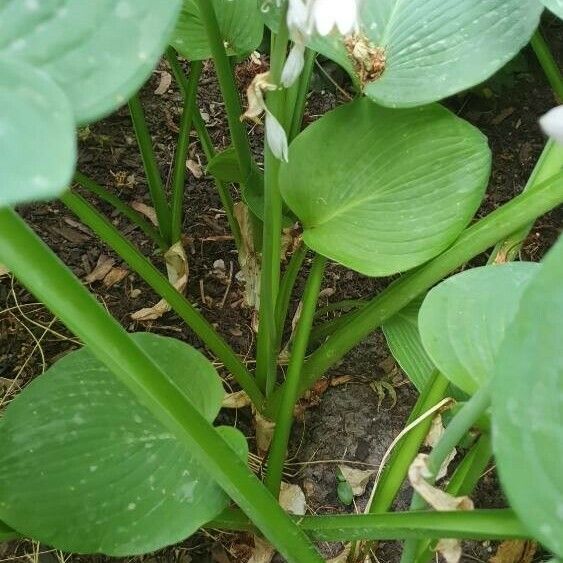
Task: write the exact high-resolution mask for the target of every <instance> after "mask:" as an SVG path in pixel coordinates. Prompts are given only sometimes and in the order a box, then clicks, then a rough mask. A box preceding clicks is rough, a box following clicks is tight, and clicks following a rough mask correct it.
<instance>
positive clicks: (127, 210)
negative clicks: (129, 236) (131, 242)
mask: <svg viewBox="0 0 563 563" xmlns="http://www.w3.org/2000/svg"><path fill="white" fill-rule="evenodd" d="M74 181H75V182H76V183H77V184H80V185H81V186H82V187H83V188H85V189H86V190H88V191H89V192H92V193H93V194H95V195H97V196H98V197H99V198H100V199H102V200H104V201H105V202H106V203H109V204H110V205H111V206H112V207H113V208H114V209H116V210H117V211H119V213H121V214H122V215H124V216H125V217H127V219H129V220H130V221H131V222H132V223H134V224H135V225H137V226H138V227H139V228H140V229H141V230H142V231H143V233H145V235H147V236H148V237H149V238H150V239H151V240H152V241H153V242H154V243H156V244H157V245H158V246H159V247H160V249H161V250H162V251H166V250H168V248H169V245H168V244H167V242H166V241H165V240H164V239H163V238H162V236H161V235H160V233H159V232H158V230H157V229H155V228H154V227H153V226H152V225H151V224H150V223H149V222H148V221H147V220H146V219H145V218H144V217H143V216H142V215H141V214H140V213H138V212H137V211H135V210H134V209H133V208H132V207H129V206H128V205H127V204H125V203H123V202H122V201H121V200H120V199H119V198H118V197H117V196H116V195H114V194H112V193H111V192H110V191H109V190H106V188H104V187H102V186H100V185H99V184H98V183H96V182H94V180H92V179H91V178H89V177H88V176H86V175H85V174H82V173H81V172H76V173H75V174H74Z"/></svg>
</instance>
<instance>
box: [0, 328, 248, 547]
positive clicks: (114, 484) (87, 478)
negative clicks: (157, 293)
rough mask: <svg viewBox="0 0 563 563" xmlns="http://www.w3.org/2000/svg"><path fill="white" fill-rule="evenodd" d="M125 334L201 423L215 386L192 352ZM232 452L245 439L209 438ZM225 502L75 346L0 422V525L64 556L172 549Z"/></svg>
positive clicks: (227, 432) (216, 400)
mask: <svg viewBox="0 0 563 563" xmlns="http://www.w3.org/2000/svg"><path fill="white" fill-rule="evenodd" d="M132 337H133V338H134V339H135V340H136V341H137V343H138V344H140V345H141V346H142V347H143V349H144V350H145V352H147V353H148V354H149V355H150V356H151V357H152V359H153V360H154V361H155V362H156V363H157V364H159V366H160V367H161V368H163V371H164V372H165V373H166V374H167V375H168V376H169V377H170V379H171V380H172V381H173V382H174V383H175V384H176V385H177V386H178V388H179V390H181V391H182V392H184V393H185V394H186V395H187V396H188V397H189V398H190V400H191V401H192V402H193V403H194V405H195V406H196V407H197V408H198V409H199V410H200V412H201V413H202V414H203V415H204V416H205V418H206V419H207V420H209V421H212V420H213V419H214V418H215V416H216V415H217V413H218V411H219V409H220V405H221V401H222V398H223V396H224V392H223V388H222V385H221V382H220V380H219V377H218V375H217V373H216V372H215V369H214V368H213V366H212V365H211V363H210V362H209V361H207V360H206V359H205V358H204V357H203V356H202V355H201V354H200V353H199V352H198V351H196V350H195V349H193V348H191V347H190V346H188V345H186V344H184V343H182V342H180V341H178V340H174V339H171V338H164V337H161V336H156V335H153V334H143V333H140V334H135V335H132ZM220 431H221V433H222V434H223V436H224V438H225V439H227V441H228V442H229V443H230V444H231V445H232V447H233V448H234V449H235V450H236V451H237V452H238V453H239V454H240V455H245V448H246V445H245V439H244V437H243V436H242V435H241V434H240V433H239V432H238V431H236V430H234V429H230V428H227V429H224V430H220ZM228 502H229V500H228V497H227V496H226V495H225V494H224V493H223V491H222V490H221V489H220V488H219V486H218V485H217V484H216V482H215V481H213V480H212V479H210V477H209V474H208V472H207V471H206V469H205V468H204V467H203V466H202V465H201V464H200V462H199V461H198V460H197V459H196V458H195V457H194V456H193V455H192V453H191V452H190V451H189V450H188V449H187V448H186V447H185V445H184V444H183V443H180V442H178V440H177V439H176V438H175V437H174V435H173V434H171V433H170V432H169V431H168V430H167V429H166V428H165V427H164V426H163V425H162V424H161V423H160V421H158V420H157V419H156V418H155V417H154V416H153V415H152V414H151V412H150V411H149V410H148V409H147V408H146V407H145V406H143V405H142V404H141V403H140V402H139V401H138V400H137V399H136V398H135V397H134V396H133V395H132V394H131V393H130V392H129V390H128V389H127V388H126V387H125V386H124V385H122V384H121V383H120V382H119V381H118V380H117V379H116V378H115V377H114V376H113V375H112V373H111V372H109V371H108V370H107V368H106V367H105V366H104V365H103V364H102V363H100V362H99V361H98V360H97V359H95V358H94V356H93V355H92V354H91V353H90V351H89V350H88V349H86V348H83V349H81V350H78V351H76V352H71V353H70V354H68V355H67V356H65V357H64V358H62V359H61V360H59V361H58V362H57V363H56V364H54V365H53V366H52V367H51V368H50V369H49V370H48V371H47V372H46V373H45V374H44V375H42V376H40V377H38V378H37V379H36V380H35V381H33V382H32V383H31V384H30V385H29V386H28V387H26V389H25V390H24V391H23V392H22V393H21V394H20V395H19V396H18V397H17V398H16V399H15V400H14V401H13V402H12V403H11V404H10V406H9V407H8V409H7V410H6V413H5V417H4V418H3V419H2V422H1V424H0V518H1V519H2V520H4V521H5V522H6V523H7V524H8V525H9V526H11V527H12V528H14V529H15V530H17V531H18V532H20V533H21V534H23V535H25V536H29V537H32V538H34V539H37V540H39V541H41V542H44V543H47V544H49V545H52V546H55V547H57V548H59V549H64V550H66V551H75V552H82V553H96V552H101V553H106V554H108V555H114V556H119V555H131V554H138V553H145V552H149V551H153V550H155V549H159V548H161V547H163V546H166V545H169V544H172V543H175V542H177V541H180V540H182V539H184V538H186V537H187V536H189V535H190V534H192V533H193V532H195V531H196V530H197V529H198V528H199V527H200V526H201V525H202V524H204V523H206V522H208V521H209V520H211V519H212V518H214V517H215V516H216V515H217V514H219V513H220V512H221V511H222V510H223V509H224V508H225V507H226V506H227V504H228Z"/></svg>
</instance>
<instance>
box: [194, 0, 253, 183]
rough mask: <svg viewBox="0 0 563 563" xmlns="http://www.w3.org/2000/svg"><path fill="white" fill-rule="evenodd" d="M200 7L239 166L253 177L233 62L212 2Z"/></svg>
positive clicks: (201, 3)
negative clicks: (241, 119)
mask: <svg viewBox="0 0 563 563" xmlns="http://www.w3.org/2000/svg"><path fill="white" fill-rule="evenodd" d="M197 4H198V6H199V13H200V17H201V20H202V22H203V25H204V26H205V30H206V32H207V39H208V41H209V46H210V48H211V54H212V55H213V61H214V63H215V69H216V71H217V78H218V80H219V86H220V87H221V94H222V95H223V101H224V102H225V110H226V112H227V120H228V122H229V129H230V131H231V138H232V142H233V146H234V147H235V151H236V153H237V157H238V161H239V166H240V169H241V171H242V175H243V178H245V179H249V181H250V179H251V178H252V176H253V175H252V174H251V172H252V166H253V159H252V153H251V151H250V142H249V140H248V135H247V134H246V130H245V128H244V125H243V124H242V122H241V121H240V116H241V115H242V107H241V103H240V97H239V93H238V89H237V86H236V83H235V80H234V76H233V72H232V68H231V63H230V61H229V57H228V56H227V52H226V50H225V44H224V42H223V38H222V36H221V30H220V28H219V23H218V22H217V16H216V15H215V9H214V7H213V2H210V0H197Z"/></svg>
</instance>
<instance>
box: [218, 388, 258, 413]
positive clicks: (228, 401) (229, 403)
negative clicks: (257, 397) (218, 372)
mask: <svg viewBox="0 0 563 563" xmlns="http://www.w3.org/2000/svg"><path fill="white" fill-rule="evenodd" d="M251 404H252V401H251V400H250V397H249V396H248V395H247V394H246V392H245V391H237V392H236V393H227V394H226V395H225V397H224V398H223V403H222V404H221V407H222V408H224V409H242V408H243V407H248V406H250V405H251Z"/></svg>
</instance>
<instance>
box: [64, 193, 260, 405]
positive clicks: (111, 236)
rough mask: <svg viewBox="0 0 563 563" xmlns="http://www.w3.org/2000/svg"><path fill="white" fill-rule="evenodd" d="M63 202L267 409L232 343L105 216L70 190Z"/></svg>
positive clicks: (249, 393)
mask: <svg viewBox="0 0 563 563" xmlns="http://www.w3.org/2000/svg"><path fill="white" fill-rule="evenodd" d="M61 201H62V202H63V203H64V204H65V205H66V206H67V207H68V208H69V209H70V210H71V211H72V212H74V213H75V214H76V215H77V216H78V217H79V218H80V219H81V221H82V222H83V223H84V224H86V225H88V226H89V227H90V228H91V229H92V230H93V231H94V232H95V233H96V234H97V235H98V236H99V237H100V238H101V239H102V240H103V241H105V242H106V243H107V244H108V245H109V246H110V247H111V248H112V249H113V250H114V251H115V252H117V254H119V255H120V256H121V257H122V258H123V260H125V262H127V264H129V266H130V267H131V268H132V269H133V270H134V271H135V272H137V273H138V274H139V275H140V276H141V277H142V278H143V279H144V280H145V281H146V282H147V283H148V284H149V285H150V286H151V287H152V288H153V289H154V290H155V291H156V292H157V293H158V294H159V295H160V296H161V297H162V298H163V299H166V301H167V302H168V303H169V305H170V306H171V307H172V309H173V310H174V311H175V312H176V313H177V314H178V315H179V316H180V317H181V318H182V319H183V320H184V321H185V322H186V324H187V325H188V326H189V327H190V328H191V329H192V330H193V331H194V332H195V333H196V334H197V335H198V336H199V338H201V340H202V341H203V342H204V343H205V345H206V346H207V347H208V348H209V349H210V350H211V351H212V352H213V354H215V355H216V356H217V357H218V358H219V359H220V360H221V361H222V362H223V364H224V365H225V367H226V368H227V369H228V370H229V372H230V373H232V375H233V377H234V378H235V379H236V381H237V382H238V384H239V385H240V386H241V387H242V388H243V389H244V390H245V391H246V393H247V395H248V396H249V397H250V399H251V401H252V402H253V404H254V406H255V407H256V409H257V410H259V411H261V410H262V409H263V403H264V395H263V394H262V392H261V391H260V389H258V387H257V385H256V382H255V381H254V378H253V377H252V376H251V375H250V373H249V372H248V370H247V369H246V367H245V365H244V364H243V363H242V362H241V361H240V359H239V358H238V357H237V355H236V354H235V353H234V352H233V350H232V349H231V348H230V346H229V345H228V344H227V343H226V342H225V341H224V340H223V339H222V338H221V337H220V336H219V334H217V332H216V331H215V329H214V328H213V327H212V326H211V325H210V324H209V323H208V322H207V321H206V320H205V318H204V317H203V316H202V315H201V313H199V312H198V311H197V310H196V309H195V308H194V307H193V305H192V304H191V303H189V301H188V300H187V299H186V298H185V297H184V296H183V295H182V294H181V293H179V292H178V291H177V290H176V289H175V288H174V287H173V286H172V285H171V284H170V282H169V281H168V280H167V279H166V278H165V277H164V276H163V275H162V274H161V273H160V272H159V271H158V270H157V269H156V268H155V267H154V266H153V265H152V264H151V263H150V262H149V261H148V260H147V259H146V258H145V257H144V256H143V255H142V254H141V253H140V252H139V251H138V250H137V249H136V248H135V247H134V246H133V245H132V244H131V242H129V241H128V240H127V239H126V238H125V237H123V236H122V235H121V233H120V232H119V231H118V230H117V229H116V228H115V227H114V226H113V225H112V224H111V223H110V222H109V221H108V220H107V219H105V218H104V217H102V216H101V215H100V214H99V213H98V212H97V211H96V210H95V209H94V208H93V207H92V206H90V204H89V203H88V202H87V201H85V200H84V199H83V198H81V197H79V196H78V195H76V194H73V193H70V192H67V193H65V194H64V195H63V196H62V197H61Z"/></svg>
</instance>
